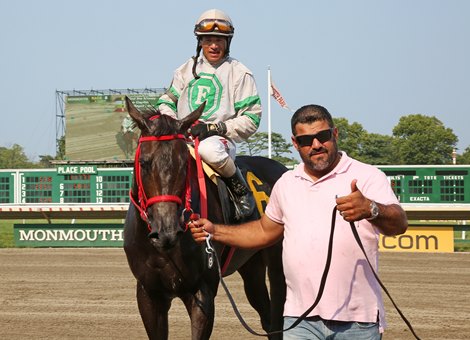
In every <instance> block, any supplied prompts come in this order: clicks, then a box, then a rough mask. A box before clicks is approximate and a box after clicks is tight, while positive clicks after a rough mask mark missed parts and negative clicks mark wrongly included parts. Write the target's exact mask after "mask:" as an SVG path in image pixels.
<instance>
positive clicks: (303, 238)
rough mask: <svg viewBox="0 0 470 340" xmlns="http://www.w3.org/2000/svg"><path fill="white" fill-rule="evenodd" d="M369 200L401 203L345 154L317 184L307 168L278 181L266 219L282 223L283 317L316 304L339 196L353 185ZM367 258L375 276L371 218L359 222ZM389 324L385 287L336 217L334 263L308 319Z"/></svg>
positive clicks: (382, 179) (375, 236)
mask: <svg viewBox="0 0 470 340" xmlns="http://www.w3.org/2000/svg"><path fill="white" fill-rule="evenodd" d="M354 179H357V180H358V181H357V187H358V189H359V190H360V191H361V192H362V193H363V195H364V196H366V197H367V198H369V199H372V200H374V201H376V202H379V203H383V204H392V203H398V200H397V198H396V196H395V194H394V193H393V191H392V189H391V187H390V183H389V182H388V180H387V177H386V176H385V174H384V173H383V172H382V171H380V170H379V169H377V168H376V167H374V166H372V165H368V164H364V163H361V162H359V161H356V160H354V159H352V158H350V157H348V156H347V155H346V153H345V152H342V157H341V160H340V162H339V163H338V165H337V166H336V168H335V169H334V170H333V171H331V172H330V173H329V174H327V175H325V176H323V177H322V178H320V179H318V180H317V181H316V182H314V181H313V180H312V179H311V178H310V177H309V176H308V175H307V174H306V173H305V171H304V164H300V165H298V166H297V167H296V168H295V169H294V170H292V171H288V172H286V173H284V174H283V176H282V177H281V178H280V179H279V180H278V181H277V182H276V184H275V186H274V188H273V191H272V193H271V197H270V200H269V204H268V206H267V207H266V215H267V216H268V217H269V218H270V219H271V220H273V221H275V222H277V223H281V224H284V241H283V247H284V248H283V266H284V273H285V276H286V283H287V297H286V303H285V306H284V315H285V316H293V317H296V316H300V315H301V314H302V313H304V312H305V311H306V310H307V309H308V308H309V307H310V306H311V305H312V304H313V302H314V301H315V299H316V297H317V294H318V289H319V285H320V280H321V276H322V273H323V270H324V268H325V262H326V257H327V251H328V240H329V237H330V231H331V214H332V211H333V208H334V206H335V205H336V202H335V197H336V195H338V196H345V195H348V194H349V193H350V192H351V182H352V180H354ZM355 225H356V227H357V231H358V232H359V236H360V237H361V240H362V243H363V245H364V248H365V249H366V252H367V256H368V258H369V260H370V262H371V263H372V265H373V266H374V269H375V271H376V272H377V267H378V240H379V232H378V230H377V229H376V228H375V227H374V226H373V225H372V224H370V223H369V222H368V221H367V220H365V219H364V220H361V221H359V222H355ZM377 313H379V316H380V318H379V320H380V329H381V331H383V329H384V328H385V326H386V323H385V312H384V307H383V300H382V294H381V288H380V286H379V284H378V283H377V281H376V279H375V278H374V276H373V274H372V272H371V271H370V268H369V265H368V264H367V262H366V260H365V258H364V255H363V254H362V252H361V249H360V248H359V246H358V244H357V242H356V240H355V239H354V236H353V234H352V231H351V227H350V225H349V222H346V221H345V220H344V219H343V218H342V217H341V216H340V215H339V214H338V213H337V215H336V227H335V233H334V238H333V253H332V261H331V266H330V270H329V274H328V278H327V280H326V286H325V290H324V292H323V296H322V298H321V300H320V302H319V304H318V305H317V307H316V308H315V309H314V310H313V311H312V312H311V313H310V315H309V316H315V315H318V316H320V317H321V318H323V319H327V320H338V321H358V322H376V321H377Z"/></svg>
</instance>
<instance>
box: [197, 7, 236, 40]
mask: <svg viewBox="0 0 470 340" xmlns="http://www.w3.org/2000/svg"><path fill="white" fill-rule="evenodd" d="M234 31H235V28H234V27H233V24H232V20H231V19H230V17H229V16H228V15H227V14H225V13H224V12H222V11H220V10H218V9H210V10H208V11H205V12H204V13H202V15H201V16H200V17H199V19H198V20H197V21H196V25H195V26H194V34H195V35H196V36H197V37H199V36H202V35H219V36H223V37H233V33H234Z"/></svg>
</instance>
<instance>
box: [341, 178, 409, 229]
mask: <svg viewBox="0 0 470 340" xmlns="http://www.w3.org/2000/svg"><path fill="white" fill-rule="evenodd" d="M356 183H357V180H353V181H352V183H351V193H350V194H349V195H347V196H343V197H338V198H337V199H336V204H337V209H338V211H339V213H340V214H341V216H343V218H344V219H345V220H346V221H348V222H355V221H360V220H362V219H367V218H370V217H371V211H370V204H371V202H372V201H371V200H370V199H368V198H367V197H365V196H364V195H363V194H362V192H361V191H360V190H359V189H358V188H357V186H356ZM376 204H377V207H378V209H379V214H378V216H377V217H376V218H374V219H373V220H369V222H370V223H372V224H373V225H374V226H375V227H376V228H377V229H379V231H380V232H381V233H382V234H384V235H387V236H393V235H399V234H403V233H404V232H405V231H406V229H407V228H408V219H407V217H406V213H405V211H404V210H403V208H402V207H401V206H400V205H399V204H389V205H385V204H380V203H377V202H376Z"/></svg>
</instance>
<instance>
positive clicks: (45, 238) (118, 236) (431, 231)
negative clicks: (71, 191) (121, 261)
mask: <svg viewBox="0 0 470 340" xmlns="http://www.w3.org/2000/svg"><path fill="white" fill-rule="evenodd" d="M123 227H124V225H123V224H122V223H117V224H103V223H101V224H15V225H14V241H15V245H16V246H17V247H122V245H123V241H124V239H123V231H124V229H123ZM453 234H454V232H453V227H452V226H443V225H431V224H427V225H410V226H409V228H408V230H407V232H406V233H405V234H403V235H397V236H384V235H380V238H379V250H380V251H393V252H397V251H398V252H400V251H405V252H429V253H435V252H453V251H454V235H453Z"/></svg>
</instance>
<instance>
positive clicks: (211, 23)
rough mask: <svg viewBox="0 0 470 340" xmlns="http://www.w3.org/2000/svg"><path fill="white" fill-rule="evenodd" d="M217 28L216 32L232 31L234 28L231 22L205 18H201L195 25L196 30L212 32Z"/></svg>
mask: <svg viewBox="0 0 470 340" xmlns="http://www.w3.org/2000/svg"><path fill="white" fill-rule="evenodd" d="M216 28H217V32H222V33H233V31H234V28H233V26H232V24H231V23H229V22H228V21H225V20H214V19H206V20H202V21H201V22H200V23H198V24H197V25H196V27H195V31H196V32H200V33H207V32H213V31H214V30H215V29H216Z"/></svg>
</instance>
